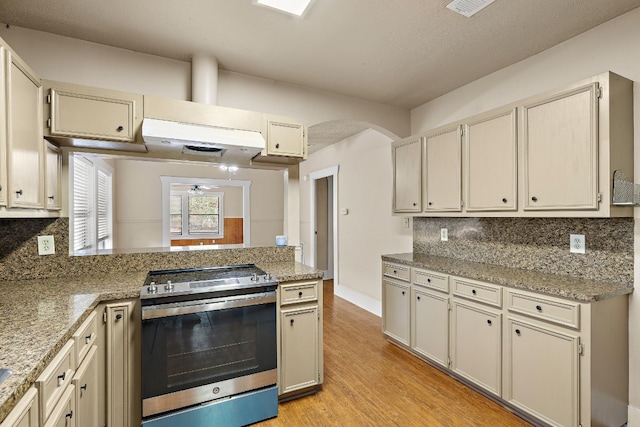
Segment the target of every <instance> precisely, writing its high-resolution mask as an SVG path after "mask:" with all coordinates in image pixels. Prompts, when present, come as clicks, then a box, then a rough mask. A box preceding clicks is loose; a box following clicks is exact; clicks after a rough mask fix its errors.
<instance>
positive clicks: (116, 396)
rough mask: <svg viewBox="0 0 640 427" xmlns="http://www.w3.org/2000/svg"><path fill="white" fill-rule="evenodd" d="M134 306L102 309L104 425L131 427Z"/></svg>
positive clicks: (119, 304) (111, 306)
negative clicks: (105, 347)
mask: <svg viewBox="0 0 640 427" xmlns="http://www.w3.org/2000/svg"><path fill="white" fill-rule="evenodd" d="M133 312H134V303H133V302H125V303H116V304H107V305H106V313H107V314H106V317H107V328H106V329H107V330H106V335H107V340H106V341H107V361H106V364H107V425H110V426H122V427H132V426H133V424H132V421H131V419H132V410H133V409H132V401H133V399H134V394H135V393H133V392H132V389H131V387H133V385H134V384H135V381H133V378H134V377H136V374H135V372H136V371H135V370H134V369H137V368H134V365H133V351H134V348H133V347H134V342H135V341H134V340H135V334H134V328H135V326H134V320H133V319H132V314H133Z"/></svg>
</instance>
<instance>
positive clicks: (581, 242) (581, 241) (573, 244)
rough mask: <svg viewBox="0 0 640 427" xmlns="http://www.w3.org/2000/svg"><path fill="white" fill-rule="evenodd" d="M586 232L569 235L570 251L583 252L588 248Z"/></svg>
mask: <svg viewBox="0 0 640 427" xmlns="http://www.w3.org/2000/svg"><path fill="white" fill-rule="evenodd" d="M585 245H586V242H585V238H584V234H570V235H569V252H571V253H574V254H583V253H584V251H585V248H586V246H585Z"/></svg>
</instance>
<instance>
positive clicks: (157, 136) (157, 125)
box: [142, 117, 266, 159]
mask: <svg viewBox="0 0 640 427" xmlns="http://www.w3.org/2000/svg"><path fill="white" fill-rule="evenodd" d="M142 139H143V140H144V143H145V145H146V146H147V149H148V151H149V152H165V153H173V154H184V155H196V156H208V157H232V158H243V159H247V158H248V159H250V158H252V157H255V156H256V155H257V154H259V153H260V152H261V151H262V150H264V148H265V146H266V142H265V139H264V137H263V136H262V134H261V133H260V132H257V131H251V130H243V129H234V128H228V127H220V126H206V125H200V124H192V123H182V122H176V121H171V120H161V119H153V118H146V117H145V118H144V119H143V121H142Z"/></svg>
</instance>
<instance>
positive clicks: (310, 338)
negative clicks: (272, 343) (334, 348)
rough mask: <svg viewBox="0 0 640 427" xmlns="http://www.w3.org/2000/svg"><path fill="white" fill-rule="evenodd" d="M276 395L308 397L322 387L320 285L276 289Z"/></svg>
mask: <svg viewBox="0 0 640 427" xmlns="http://www.w3.org/2000/svg"><path fill="white" fill-rule="evenodd" d="M278 301H279V309H278V328H277V330H278V343H279V344H278V370H279V375H278V394H279V395H280V396H281V397H283V398H288V397H291V396H292V395H296V394H298V393H307V392H311V391H313V390H314V389H315V387H316V386H318V385H320V384H322V382H323V378H324V369H323V356H322V281H321V280H313V281H301V282H285V283H281V284H280V285H279V286H278Z"/></svg>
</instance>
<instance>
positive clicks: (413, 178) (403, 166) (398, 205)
mask: <svg viewBox="0 0 640 427" xmlns="http://www.w3.org/2000/svg"><path fill="white" fill-rule="evenodd" d="M423 146H424V141H423V138H419V137H418V138H409V139H405V140H402V141H397V142H394V143H393V145H392V151H391V155H392V159H393V211H394V212H397V213H401V212H420V211H422V162H423V155H422V153H423Z"/></svg>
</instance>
